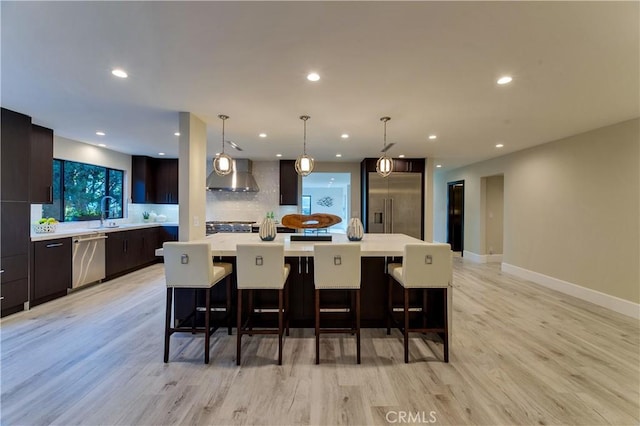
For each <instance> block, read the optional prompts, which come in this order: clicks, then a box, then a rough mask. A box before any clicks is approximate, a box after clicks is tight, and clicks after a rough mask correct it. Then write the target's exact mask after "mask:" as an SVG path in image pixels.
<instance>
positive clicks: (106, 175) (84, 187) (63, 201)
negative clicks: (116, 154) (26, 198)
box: [42, 159, 124, 222]
mask: <svg viewBox="0 0 640 426" xmlns="http://www.w3.org/2000/svg"><path fill="white" fill-rule="evenodd" d="M123 181H124V172H123V171H122V170H115V169H109V168H107V167H102V166H95V165H93V164H85V163H78V162H76V161H67V160H57V159H55V160H53V203H52V204H45V205H44V206H43V207H42V215H43V217H54V218H56V219H57V220H59V221H60V222H70V221H78V220H95V219H100V214H101V210H100V209H101V206H100V201H101V200H102V198H103V197H105V196H107V195H108V196H111V197H113V199H111V198H108V199H106V200H105V217H107V218H112V219H113V218H121V217H123V209H122V196H123V190H122V188H123Z"/></svg>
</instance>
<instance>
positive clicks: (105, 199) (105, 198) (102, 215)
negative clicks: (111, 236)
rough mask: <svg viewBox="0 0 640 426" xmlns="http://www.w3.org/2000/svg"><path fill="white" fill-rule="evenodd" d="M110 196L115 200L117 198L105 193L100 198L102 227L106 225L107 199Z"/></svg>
mask: <svg viewBox="0 0 640 426" xmlns="http://www.w3.org/2000/svg"><path fill="white" fill-rule="evenodd" d="M108 198H109V199H111V200H113V201H115V200H116V199H115V198H113V197H112V196H111V195H105V196H104V197H102V199H101V200H100V228H102V227H103V226H104V219H105V213H106V212H105V208H106V201H107V199H108Z"/></svg>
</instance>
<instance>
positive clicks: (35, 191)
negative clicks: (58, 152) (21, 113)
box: [29, 124, 53, 204]
mask: <svg viewBox="0 0 640 426" xmlns="http://www.w3.org/2000/svg"><path fill="white" fill-rule="evenodd" d="M30 177H31V182H30V183H29V186H30V191H29V201H31V203H34V204H37V203H41V204H51V203H53V130H51V129H47V128H46V127H42V126H37V125H35V124H33V125H31V176H30Z"/></svg>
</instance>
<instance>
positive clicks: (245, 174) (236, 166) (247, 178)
mask: <svg viewBox="0 0 640 426" xmlns="http://www.w3.org/2000/svg"><path fill="white" fill-rule="evenodd" d="M252 168H253V166H252V163H251V160H248V159H246V158H236V159H235V160H233V166H232V170H233V171H232V172H231V173H229V174H228V175H226V176H219V175H218V174H216V172H215V171H213V172H211V174H210V175H209V177H207V191H227V192H258V191H260V188H259V187H258V184H257V183H256V180H255V179H254V177H253V175H252V174H251V170H252Z"/></svg>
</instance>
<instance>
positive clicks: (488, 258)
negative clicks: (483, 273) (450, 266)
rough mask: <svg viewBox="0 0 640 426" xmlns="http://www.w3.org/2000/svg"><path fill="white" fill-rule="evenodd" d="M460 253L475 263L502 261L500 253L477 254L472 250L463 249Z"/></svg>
mask: <svg viewBox="0 0 640 426" xmlns="http://www.w3.org/2000/svg"><path fill="white" fill-rule="evenodd" d="M462 255H463V257H464V258H465V259H467V260H470V261H472V262H476V263H493V262H498V263H499V262H502V255H501V254H477V253H474V252H472V251H467V250H464V251H463V252H462Z"/></svg>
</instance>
